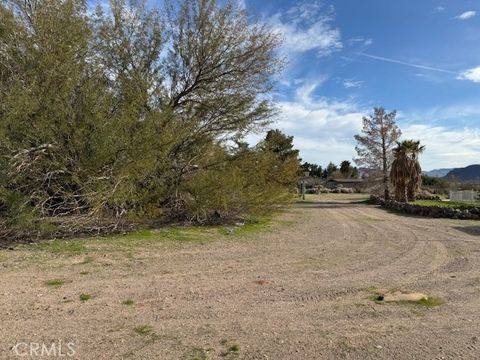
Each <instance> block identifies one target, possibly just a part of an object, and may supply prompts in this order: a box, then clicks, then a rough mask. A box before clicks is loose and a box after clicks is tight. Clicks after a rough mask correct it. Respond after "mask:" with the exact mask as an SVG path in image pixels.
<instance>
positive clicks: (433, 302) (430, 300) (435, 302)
mask: <svg viewBox="0 0 480 360" xmlns="http://www.w3.org/2000/svg"><path fill="white" fill-rule="evenodd" d="M396 303H397V304H401V305H417V306H422V307H427V308H431V307H435V306H441V305H444V304H446V303H447V301H446V300H445V299H442V298H438V297H430V296H429V297H427V298H423V299H420V300H418V301H405V300H403V301H396Z"/></svg>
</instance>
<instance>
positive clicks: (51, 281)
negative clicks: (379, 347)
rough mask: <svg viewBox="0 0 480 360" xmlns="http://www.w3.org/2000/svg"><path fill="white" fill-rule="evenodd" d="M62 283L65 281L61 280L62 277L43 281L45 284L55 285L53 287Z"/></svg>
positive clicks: (57, 286)
mask: <svg viewBox="0 0 480 360" xmlns="http://www.w3.org/2000/svg"><path fill="white" fill-rule="evenodd" d="M64 283H65V281H64V280H62V279H52V280H47V281H45V285H47V286H52V287H55V288H59V287H60V286H62V285H63V284H64Z"/></svg>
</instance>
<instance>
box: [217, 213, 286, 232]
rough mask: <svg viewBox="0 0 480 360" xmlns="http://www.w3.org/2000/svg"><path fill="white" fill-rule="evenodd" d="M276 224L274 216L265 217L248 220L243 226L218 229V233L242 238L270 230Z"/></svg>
mask: <svg viewBox="0 0 480 360" xmlns="http://www.w3.org/2000/svg"><path fill="white" fill-rule="evenodd" d="M275 222H276V221H274V216H273V215H265V216H260V217H255V218H250V219H247V220H246V221H245V223H243V224H242V225H234V226H222V227H220V228H219V229H218V232H219V233H220V234H221V235H225V236H231V235H236V236H241V235H246V234H249V233H256V232H261V231H264V230H266V229H268V228H269V227H270V226H271V225H273V224H274V223H275ZM279 222H280V221H279Z"/></svg>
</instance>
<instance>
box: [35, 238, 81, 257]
mask: <svg viewBox="0 0 480 360" xmlns="http://www.w3.org/2000/svg"><path fill="white" fill-rule="evenodd" d="M33 249H35V250H39V251H46V252H50V253H52V254H62V255H79V254H82V253H84V252H85V251H87V249H86V247H85V245H84V242H83V241H82V240H52V241H46V242H41V243H38V244H34V245H33Z"/></svg>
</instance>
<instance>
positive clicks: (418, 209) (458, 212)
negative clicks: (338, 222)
mask: <svg viewBox="0 0 480 360" xmlns="http://www.w3.org/2000/svg"><path fill="white" fill-rule="evenodd" d="M369 202H370V203H371V204H375V205H380V206H382V207H385V208H388V209H392V210H397V211H401V212H404V213H406V214H411V215H419V216H425V217H433V218H448V219H462V220H480V207H473V208H471V209H468V210H462V209H455V208H451V207H444V206H423V205H415V204H409V203H404V202H400V201H395V200H385V199H384V198H382V197H380V196H377V195H371V196H370V200H369Z"/></svg>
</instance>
